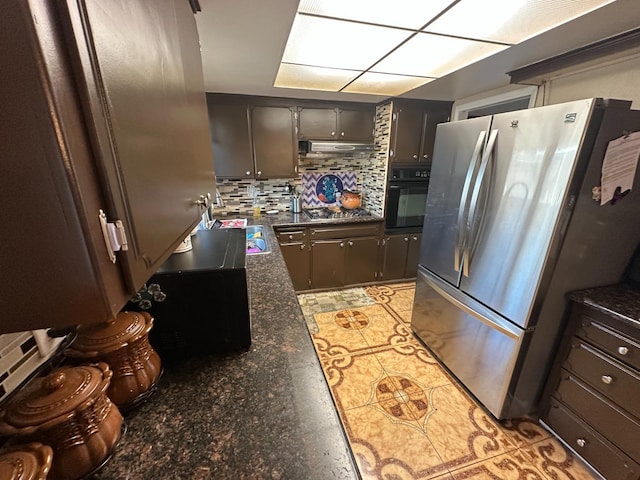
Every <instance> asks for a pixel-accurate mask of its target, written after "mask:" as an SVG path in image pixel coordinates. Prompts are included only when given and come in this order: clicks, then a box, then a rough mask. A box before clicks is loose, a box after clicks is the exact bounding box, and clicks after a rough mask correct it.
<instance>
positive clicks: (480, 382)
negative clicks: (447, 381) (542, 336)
mask: <svg viewBox="0 0 640 480" xmlns="http://www.w3.org/2000/svg"><path fill="white" fill-rule="evenodd" d="M411 327H412V329H413V331H414V333H415V334H416V335H417V336H418V337H419V338H420V339H421V340H422V341H423V342H424V343H425V345H426V347H427V348H428V349H429V350H430V351H431V352H432V353H433V354H434V356H435V357H436V358H437V359H438V360H439V361H440V362H441V363H442V364H443V365H444V366H445V367H446V368H447V369H448V370H449V371H450V372H451V373H452V374H453V375H454V376H455V377H456V378H457V379H458V380H459V381H460V382H461V383H462V384H463V385H464V386H465V387H466V388H467V389H468V390H469V391H470V392H471V393H472V394H473V395H474V396H475V397H476V398H477V399H478V401H479V402H480V403H482V404H483V405H484V406H485V407H486V408H487V409H488V410H489V411H490V412H491V413H493V414H494V415H495V416H496V417H497V418H505V416H506V414H507V413H508V411H509V407H510V402H511V400H512V398H511V395H510V391H509V387H510V385H511V384H512V382H513V380H514V379H515V378H516V366H517V360H518V358H519V353H520V351H521V348H522V347H523V345H526V343H527V342H528V339H529V335H530V332H525V331H524V330H521V329H519V328H517V327H515V326H514V325H511V324H509V322H507V321H505V320H504V319H499V318H497V316H496V315H495V314H494V313H493V312H490V311H489V310H488V309H486V308H485V307H483V306H482V305H479V304H474V303H473V301H472V300H471V299H462V298H461V297H460V293H459V292H458V291H457V290H456V289H454V288H453V287H448V286H447V284H445V283H444V282H442V281H440V280H439V279H437V277H434V276H433V275H432V274H430V273H429V272H427V271H426V270H424V269H423V268H422V267H420V269H419V271H418V276H417V280H416V294H415V303H414V307H413V316H412V320H411Z"/></svg>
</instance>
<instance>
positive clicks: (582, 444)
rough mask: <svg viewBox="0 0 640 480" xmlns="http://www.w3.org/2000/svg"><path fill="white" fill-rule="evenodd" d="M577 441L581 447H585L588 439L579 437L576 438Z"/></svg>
mask: <svg viewBox="0 0 640 480" xmlns="http://www.w3.org/2000/svg"><path fill="white" fill-rule="evenodd" d="M576 443H577V444H578V446H579V447H584V446H585V445H586V444H587V441H586V440H585V439H584V438H579V439H577V440H576Z"/></svg>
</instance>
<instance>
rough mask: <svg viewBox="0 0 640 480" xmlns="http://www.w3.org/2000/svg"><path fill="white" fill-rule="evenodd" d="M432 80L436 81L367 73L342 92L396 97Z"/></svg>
mask: <svg viewBox="0 0 640 480" xmlns="http://www.w3.org/2000/svg"><path fill="white" fill-rule="evenodd" d="M432 80H434V79H433V78H424V77H408V76H406V75H390V74H387V73H373V72H365V73H363V74H362V76H360V77H358V78H357V79H356V80H354V81H353V82H352V83H350V84H349V85H347V86H346V87H345V88H343V89H342V91H343V92H347V93H368V94H370V95H389V96H396V95H401V94H403V93H405V92H408V91H409V90H413V89H414V88H417V87H419V86H421V85H424V84H425V83H429V82H431V81H432Z"/></svg>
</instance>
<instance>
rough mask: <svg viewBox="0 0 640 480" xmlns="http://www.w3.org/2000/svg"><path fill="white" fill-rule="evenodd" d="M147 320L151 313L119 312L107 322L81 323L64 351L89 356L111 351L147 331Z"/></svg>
mask: <svg viewBox="0 0 640 480" xmlns="http://www.w3.org/2000/svg"><path fill="white" fill-rule="evenodd" d="M148 321H151V315H149V314H148V313H146V312H120V313H118V315H117V316H116V318H114V319H113V320H110V321H108V322H102V323H94V324H89V325H81V326H80V327H78V332H77V333H78V336H77V338H76V339H75V341H74V342H73V344H71V346H70V347H69V349H68V350H67V351H66V352H65V353H69V354H70V356H78V355H77V354H76V355H74V353H81V354H82V356H84V357H90V356H98V355H102V354H105V353H109V352H113V351H115V350H118V349H120V348H122V347H124V346H126V345H127V344H128V343H129V342H133V341H134V340H137V339H138V338H140V337H141V336H142V335H144V334H145V333H147V332H148V329H147V323H148ZM74 350H75V351H76V352H74Z"/></svg>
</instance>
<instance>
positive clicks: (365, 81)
mask: <svg viewBox="0 0 640 480" xmlns="http://www.w3.org/2000/svg"><path fill="white" fill-rule="evenodd" d="M614 1H615V0H579V1H578V0H482V1H480V0H457V1H456V0H429V1H427V0H394V1H393V2H391V1H389V0H300V4H299V7H298V13H297V14H296V17H295V19H294V22H293V26H292V28H291V32H290V34H289V40H288V42H287V45H286V47H285V50H284V54H283V56H282V62H283V63H282V66H281V68H280V71H279V73H278V76H277V78H276V83H275V86H277V87H291V88H306V89H312V90H331V91H343V92H351V93H355V92H357V93H372V94H380V95H401V94H402V93H405V92H406V91H409V90H412V89H414V88H416V87H417V86H419V85H422V84H424V83H426V82H428V81H430V80H429V78H437V77H442V76H444V75H447V74H449V73H452V72H453V71H455V70H458V69H460V68H463V67H465V66H467V65H470V64H472V63H475V62H477V61H480V60H482V59H484V58H487V57H489V56H491V55H494V54H496V53H498V52H500V51H502V50H505V49H507V48H509V47H510V46H511V45H514V44H518V43H520V42H522V41H524V40H526V39H529V38H531V37H533V36H536V35H539V34H541V33H543V32H545V31H547V30H550V29H552V28H555V27H557V26H559V25H561V24H563V23H566V22H568V21H570V20H573V19H575V18H577V17H579V16H581V15H584V14H586V13H589V12H591V11H593V10H596V9H598V8H600V7H602V6H604V5H607V4H609V3H612V2H614ZM423 27H424V28H423ZM419 29H422V30H419ZM287 65H288V66H287ZM314 67H315V68H316V70H314V69H313V68H314ZM318 67H320V69H317V68H318ZM327 68H329V69H332V71H331V72H329V71H328V70H326V69H327ZM354 72H365V73H364V74H359V73H355V74H354ZM316 73H317V75H318V76H325V77H326V78H316ZM358 75H360V76H358ZM354 79H355V80H354ZM387 81H388V82H390V84H389V87H388V88H385V87H384V85H383V83H384V82H387ZM345 85H347V86H346V87H345ZM403 89H404V90H403Z"/></svg>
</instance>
